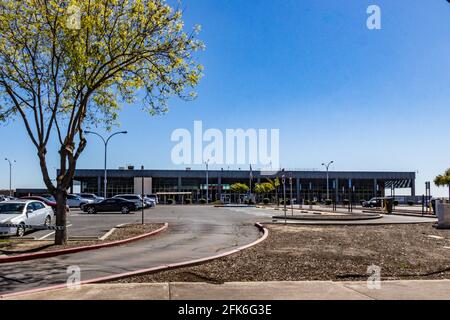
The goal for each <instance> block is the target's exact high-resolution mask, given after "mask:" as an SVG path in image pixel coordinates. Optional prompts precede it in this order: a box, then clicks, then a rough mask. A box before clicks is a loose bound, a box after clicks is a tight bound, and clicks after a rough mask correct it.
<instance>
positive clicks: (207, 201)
mask: <svg viewBox="0 0 450 320" xmlns="http://www.w3.org/2000/svg"><path fill="white" fill-rule="evenodd" d="M208 164H209V159H208V160H207V161H205V165H206V204H208V203H209V199H208V191H209V181H208Z"/></svg>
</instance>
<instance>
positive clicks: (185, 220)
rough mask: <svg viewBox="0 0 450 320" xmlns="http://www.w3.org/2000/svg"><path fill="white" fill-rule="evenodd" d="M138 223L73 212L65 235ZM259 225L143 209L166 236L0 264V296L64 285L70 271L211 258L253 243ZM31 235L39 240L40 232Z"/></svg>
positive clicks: (216, 215) (87, 274) (230, 215)
mask: <svg viewBox="0 0 450 320" xmlns="http://www.w3.org/2000/svg"><path fill="white" fill-rule="evenodd" d="M261 214H263V212H261ZM140 219H141V215H140V212H136V213H134V214H129V215H122V214H119V213H118V214H110V213H99V214H96V215H88V214H85V213H81V212H76V211H73V212H72V213H71V215H70V217H69V221H70V224H71V225H72V226H71V227H69V235H70V236H72V237H73V236H98V235H101V234H103V233H104V232H105V230H109V229H110V228H112V227H114V226H116V225H118V224H122V223H130V222H139V221H140ZM261 219H264V217H262V216H257V215H254V214H247V213H245V212H237V211H231V210H228V209H225V208H212V207H210V206H207V207H206V206H158V207H157V208H154V209H147V210H145V220H146V221H147V222H152V223H161V222H168V223H169V227H168V229H167V231H166V232H164V233H162V234H161V235H158V236H156V237H154V238H148V239H144V240H140V241H137V242H134V243H130V244H127V245H123V246H119V247H112V248H104V249H99V250H94V251H85V252H79V253H74V254H66V255H61V256H57V257H53V258H45V259H39V260H38V261H37V260H31V261H22V262H17V263H3V264H0V293H7V292H14V291H21V290H26V289H32V288H38V287H44V286H49V285H55V284H61V283H65V282H66V280H67V276H68V275H67V272H66V271H67V268H68V267H70V266H78V267H80V269H81V279H82V280H88V279H92V278H95V277H101V276H109V275H114V274H118V273H123V272H128V271H134V270H138V269H142V268H150V267H155V266H160V265H167V264H170V263H178V262H183V261H187V260H192V259H199V258H204V257H209V256H214V255H217V254H220V253H223V252H228V251H230V250H233V249H236V248H238V247H239V246H242V245H246V244H249V243H251V242H253V241H255V240H256V239H258V238H259V236H260V234H259V231H258V229H257V228H256V227H255V226H254V222H255V221H258V220H261ZM31 235H33V236H35V237H38V236H41V235H42V231H38V232H34V233H30V234H29V236H31ZM49 237H50V236H49Z"/></svg>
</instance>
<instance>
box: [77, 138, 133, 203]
mask: <svg viewBox="0 0 450 320" xmlns="http://www.w3.org/2000/svg"><path fill="white" fill-rule="evenodd" d="M85 133H87V134H94V135H96V136H98V137H100V139H102V141H103V144H104V145H105V161H104V164H105V167H104V179H103V188H104V190H103V195H104V198H105V199H106V198H107V188H106V187H107V184H108V178H107V170H106V159H107V155H108V142H109V140H111V138H112V137H114V136H115V135H118V134H127V133H128V131H119V132H116V133H113V134H112V135H110V136H109V137H108V138H107V139H105V138H103V136H102V135H100V134H98V133H97V132H93V131H85Z"/></svg>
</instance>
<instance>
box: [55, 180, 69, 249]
mask: <svg viewBox="0 0 450 320" xmlns="http://www.w3.org/2000/svg"><path fill="white" fill-rule="evenodd" d="M55 199H56V226H57V227H63V229H62V230H56V233H55V244H56V245H64V244H66V243H67V229H66V220H67V215H66V214H67V213H66V203H67V189H65V188H61V187H57V188H56V193H55Z"/></svg>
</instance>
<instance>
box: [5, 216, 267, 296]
mask: <svg viewBox="0 0 450 320" xmlns="http://www.w3.org/2000/svg"><path fill="white" fill-rule="evenodd" d="M255 226H256V227H257V228H258V229H259V230H260V231H261V232H263V236H262V237H261V238H259V239H258V240H256V241H253V242H251V243H249V244H247V245H244V246H241V247H239V248H237V249H234V250H231V251H227V252H224V253H221V254H218V255H215V256H209V257H206V258H201V259H195V260H188V261H183V262H179V263H172V264H168V265H162V266H157V267H153V268H148V269H139V270H136V271H131V272H125V273H119V274H115V275H112V276H105V277H99V278H94V279H90V280H85V281H81V283H80V285H84V284H91V283H102V282H108V281H112V280H119V279H123V278H128V277H131V276H136V275H142V274H148V273H155V272H159V271H165V270H171V269H176V268H181V267H188V266H195V265H198V264H201V263H204V262H208V261H211V260H214V259H218V258H223V257H226V256H229V255H232V254H234V253H237V252H239V251H242V250H245V249H248V248H250V247H253V246H255V245H257V244H259V243H260V242H262V241H264V240H266V239H267V237H268V236H269V230H267V228H265V227H264V226H263V225H262V224H261V223H259V222H257V223H255ZM66 287H67V284H59V285H55V286H50V287H44V288H37V289H30V290H25V291H20V292H13V293H7V294H2V295H0V299H1V298H8V297H15V296H21V295H25V294H31V293H36V292H42V291H49V290H57V289H64V288H66Z"/></svg>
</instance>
